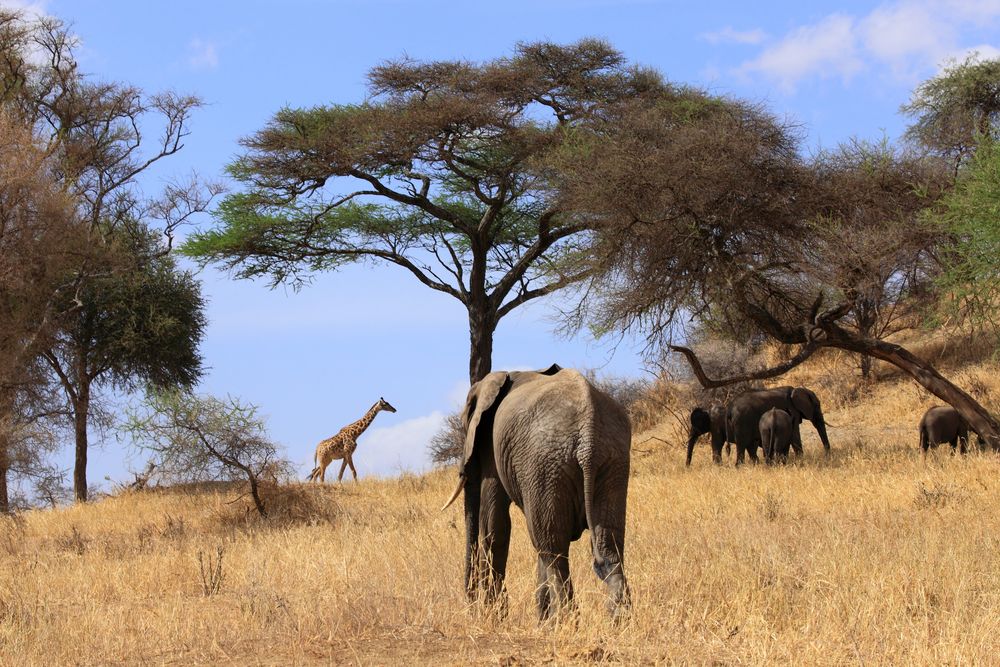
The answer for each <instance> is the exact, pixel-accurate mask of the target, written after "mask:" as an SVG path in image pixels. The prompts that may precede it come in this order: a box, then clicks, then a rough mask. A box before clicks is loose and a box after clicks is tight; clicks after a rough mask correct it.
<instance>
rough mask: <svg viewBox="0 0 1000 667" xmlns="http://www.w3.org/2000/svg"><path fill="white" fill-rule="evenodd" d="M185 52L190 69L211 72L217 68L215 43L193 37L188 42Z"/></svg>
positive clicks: (217, 54) (217, 55)
mask: <svg viewBox="0 0 1000 667" xmlns="http://www.w3.org/2000/svg"><path fill="white" fill-rule="evenodd" d="M187 50H188V58H187V62H188V65H189V66H190V67H191V69H196V70H212V69H216V68H217V67H218V66H219V45H218V44H216V43H215V42H212V41H209V40H205V39H201V38H200V37H195V38H194V39H192V40H191V41H190V42H188V49H187Z"/></svg>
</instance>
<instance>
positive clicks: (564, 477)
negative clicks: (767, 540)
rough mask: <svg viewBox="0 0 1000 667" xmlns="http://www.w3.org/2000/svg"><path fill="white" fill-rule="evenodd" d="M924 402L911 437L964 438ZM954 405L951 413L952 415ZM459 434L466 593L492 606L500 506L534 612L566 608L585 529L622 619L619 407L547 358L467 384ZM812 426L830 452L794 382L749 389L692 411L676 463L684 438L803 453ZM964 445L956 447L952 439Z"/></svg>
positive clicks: (810, 401) (498, 596)
mask: <svg viewBox="0 0 1000 667" xmlns="http://www.w3.org/2000/svg"><path fill="white" fill-rule="evenodd" d="M949 410H951V408H933V409H931V410H929V411H928V413H927V414H926V415H925V416H924V419H923V420H922V421H921V425H920V442H921V447H922V448H923V449H924V450H925V451H926V448H927V447H929V446H932V445H935V444H937V443H939V442H951V444H952V447H955V446H956V444H957V443H958V442H959V441H962V442H963V443H964V442H967V440H968V430H969V429H968V426H967V425H966V424H965V422H964V421H963V420H962V419H961V418H958V419H956V418H955V417H957V413H955V414H950V413H949V412H948V411H949ZM952 412H954V411H952ZM462 417H463V421H464V424H465V442H464V448H463V452H462V459H461V462H460V464H459V479H458V486H457V487H456V488H455V492H454V493H453V494H452V495H451V497H450V498H449V499H448V502H447V503H445V505H444V508H442V509H445V508H447V507H448V506H449V505H451V504H452V503H453V502H454V501H455V499H456V498H457V497H458V496H459V494H460V493H461V494H462V495H463V497H464V518H465V538H466V539H465V591H466V594H467V596H468V597H469V599H470V600H473V601H474V600H477V599H482V600H483V601H484V602H485V603H486V604H488V605H491V606H493V607H494V608H495V609H497V610H498V611H499V612H500V613H504V610H505V609H506V591H505V587H504V578H505V576H506V570H507V555H508V551H509V547H510V535H511V518H510V506H511V504H514V505H516V506H517V507H518V508H519V509H520V510H521V511H522V512H523V513H524V517H525V522H526V526H527V533H528V537H529V538H530V540H531V543H532V546H533V547H534V548H535V551H536V552H537V554H538V560H537V588H536V594H535V597H536V603H537V609H538V615H539V617H540V618H541V619H546V618H549V617H551V616H553V615H554V614H555V613H557V612H558V611H559V610H560V609H561V608H569V607H571V606H572V600H573V585H572V582H571V581H570V575H569V548H570V543H571V542H573V541H575V540H577V539H579V538H580V537H581V536H582V535H583V532H584V530H589V531H590V547H591V554H592V557H593V568H594V572H595V573H596V574H597V576H598V578H600V580H601V581H602V582H603V583H604V585H605V587H606V589H607V593H608V607H609V611H610V612H611V614H612V618H614V619H620V618H623V617H624V616H625V615H627V613H628V610H629V607H630V597H631V596H630V592H629V586H628V582H627V580H626V578H625V571H624V551H625V508H626V500H627V495H628V483H629V456H630V454H629V450H630V447H631V439H632V432H631V426H630V424H629V417H628V414H627V413H626V412H625V410H624V409H623V408H622V407H621V406H620V405H619V404H618V403H617V402H616V401H615V400H614V399H612V398H611V397H610V396H608V395H607V394H605V393H604V392H602V391H601V390H599V389H598V388H596V387H595V386H594V385H593V384H591V383H590V382H589V381H588V380H587V379H586V378H585V377H584V376H583V375H581V374H580V373H579V372H577V371H575V370H572V369H563V368H560V367H559V366H557V365H555V364H553V365H552V366H550V367H549V368H547V369H544V370H539V371H510V372H506V371H499V372H494V373H490V374H489V375H487V376H486V377H485V378H483V379H482V380H480V381H479V382H477V383H475V384H474V385H472V387H471V388H470V389H469V393H468V396H467V398H466V402H465V408H464V410H463V413H462ZM803 420H807V421H809V422H811V423H812V425H813V426H814V427H815V428H816V431H817V433H818V434H819V437H820V440H821V441H822V443H823V447H824V448H825V449H826V450H827V452H829V449H830V442H829V440H828V438H827V434H826V421H825V420H824V417H823V409H822V406H821V405H820V401H819V399H818V398H817V397H816V394H815V393H814V392H812V391H811V390H809V389H806V388H804V387H778V388H775V389H764V390H757V391H750V392H747V393H744V394H742V395H741V396H739V397H737V398H736V399H734V400H733V401H731V402H730V403H729V404H728V405H727V406H718V407H714V408H711V409H709V410H705V409H703V408H695V409H694V410H693V411H692V412H691V431H690V436H689V438H688V443H687V464H688V465H690V463H691V454H692V451H693V448H694V444H695V441H696V440H697V439H698V438H699V437H701V436H702V435H704V434H706V433H710V434H711V436H712V458H713V460H714V461H716V462H717V463H718V462H721V460H722V449H723V447H724V446H727V445H728V444H729V443H732V444H735V445H736V463H737V465H739V464H741V463H743V461H744V457H745V455H749V457H750V459H751V460H753V461H757V460H758V457H757V449H758V447H763V449H764V457H765V460H768V461H771V460H774V459H776V458H777V459H784V458H785V457H787V455H788V452H789V449H794V450H795V452H796V453H798V454H801V453H802V440H801V437H800V434H799V424H801V422H802V421H803ZM962 450H963V451H964V450H965V444H963V445H962Z"/></svg>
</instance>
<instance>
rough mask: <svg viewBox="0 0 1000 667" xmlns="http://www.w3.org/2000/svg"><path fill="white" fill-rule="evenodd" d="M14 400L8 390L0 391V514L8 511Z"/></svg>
mask: <svg viewBox="0 0 1000 667" xmlns="http://www.w3.org/2000/svg"><path fill="white" fill-rule="evenodd" d="M13 411H14V401H13V397H12V395H11V392H10V391H9V390H6V389H4V390H2V391H0V514H9V513H10V490H9V489H8V486H7V478H8V476H9V474H10V463H11V461H10V456H11V453H10V436H11V427H12V424H13V423H14V415H13Z"/></svg>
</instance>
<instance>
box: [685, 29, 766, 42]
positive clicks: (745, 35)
mask: <svg viewBox="0 0 1000 667" xmlns="http://www.w3.org/2000/svg"><path fill="white" fill-rule="evenodd" d="M701 38H702V39H704V40H705V41H706V42H708V43H709V44H760V43H761V42H763V41H764V40H765V39H767V33H766V32H764V31H763V30H761V29H760V28H754V29H753V30H736V29H735V28H733V27H732V26H728V25H727V26H726V27H725V28H723V29H722V30H716V31H715V32H706V33H702V35H701Z"/></svg>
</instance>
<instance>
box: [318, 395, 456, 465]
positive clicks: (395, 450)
mask: <svg viewBox="0 0 1000 667" xmlns="http://www.w3.org/2000/svg"><path fill="white" fill-rule="evenodd" d="M444 420H445V414H444V413H443V412H440V411H438V410H435V411H434V412H432V413H431V414H429V415H424V416H423V417H414V418H413V419H407V420H406V421H404V422H400V423H399V424H394V425H392V426H383V427H373V428H371V429H369V430H368V433H366V434H365V435H363V436H362V437H361V441H360V442H359V443H358V450H359V454H358V455H357V456H356V457H355V459H354V465H355V467H356V468H357V469H358V475H372V474H376V475H393V474H396V473H399V472H403V471H410V472H422V471H424V470H427V469H429V468H430V467H431V465H432V464H431V459H430V455H429V452H428V450H427V445H428V443H429V442H430V440H431V437H432V436H433V435H434V434H435V433H437V432H438V431H439V430H440V429H441V427H442V426H443V425H444ZM339 465H340V463H339V461H334V462H333V463H331V464H330V468H329V469H328V470H327V473H326V474H327V479H329V478H330V473H331V471H332V472H333V473H334V475H335V474H336V473H337V472H338V471H339V470H340V468H339ZM347 474H348V475H349V474H350V471H348V472H347Z"/></svg>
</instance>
